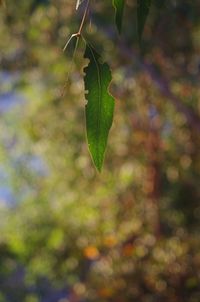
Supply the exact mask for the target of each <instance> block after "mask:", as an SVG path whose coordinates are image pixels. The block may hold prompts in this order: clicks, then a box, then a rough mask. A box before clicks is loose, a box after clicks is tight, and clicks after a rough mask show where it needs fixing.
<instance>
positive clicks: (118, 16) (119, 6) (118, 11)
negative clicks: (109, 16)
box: [113, 0, 124, 33]
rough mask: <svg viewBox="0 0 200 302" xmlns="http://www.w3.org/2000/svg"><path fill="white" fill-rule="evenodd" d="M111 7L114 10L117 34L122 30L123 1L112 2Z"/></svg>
mask: <svg viewBox="0 0 200 302" xmlns="http://www.w3.org/2000/svg"><path fill="white" fill-rule="evenodd" d="M113 6H114V8H115V23H116V26H117V29H118V31H119V33H120V32H121V29H122V19H123V12H124V0H113Z"/></svg>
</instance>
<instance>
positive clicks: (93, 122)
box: [84, 44, 114, 172]
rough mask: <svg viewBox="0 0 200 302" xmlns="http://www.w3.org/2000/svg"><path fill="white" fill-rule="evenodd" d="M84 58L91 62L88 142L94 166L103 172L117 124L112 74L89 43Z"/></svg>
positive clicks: (87, 83) (87, 76)
mask: <svg viewBox="0 0 200 302" xmlns="http://www.w3.org/2000/svg"><path fill="white" fill-rule="evenodd" d="M84 57H85V58H87V59H89V61H90V62H89V64H88V66H87V67H86V68H84V72H85V77H84V82H85V90H86V94H85V96H86V99H87V101H88V102H87V105H86V108H85V109H86V130H87V140H88V147H89V150H90V153H91V156H92V159H93V161H94V164H95V166H96V168H97V169H98V170H99V172H100V171H101V168H102V164H103V160H104V154H105V149H106V145H107V139H108V133H109V130H110V127H111V125H112V121H113V111H114V98H113V97H112V96H111V95H110V94H109V92H108V89H109V85H110V82H111V71H110V68H109V66H108V64H107V63H101V62H100V56H99V54H98V53H97V52H96V51H95V50H94V48H92V46H91V45H89V44H86V50H85V55H84Z"/></svg>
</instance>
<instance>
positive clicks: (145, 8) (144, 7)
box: [137, 0, 151, 41]
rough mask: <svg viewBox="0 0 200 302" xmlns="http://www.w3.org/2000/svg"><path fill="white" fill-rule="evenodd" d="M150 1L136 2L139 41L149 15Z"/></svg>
mask: <svg viewBox="0 0 200 302" xmlns="http://www.w3.org/2000/svg"><path fill="white" fill-rule="evenodd" d="M150 6H151V0H137V22H138V36H139V41H141V38H142V33H143V30H144V26H145V23H146V19H147V17H148V14H149V10H150Z"/></svg>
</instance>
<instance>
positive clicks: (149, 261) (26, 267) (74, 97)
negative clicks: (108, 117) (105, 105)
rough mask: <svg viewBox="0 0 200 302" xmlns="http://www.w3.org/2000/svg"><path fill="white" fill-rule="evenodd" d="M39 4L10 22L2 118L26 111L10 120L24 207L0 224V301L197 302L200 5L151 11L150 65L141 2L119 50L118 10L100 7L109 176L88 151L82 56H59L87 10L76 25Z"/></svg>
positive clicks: (15, 183)
mask: <svg viewBox="0 0 200 302" xmlns="http://www.w3.org/2000/svg"><path fill="white" fill-rule="evenodd" d="M156 2H158V1H156ZM34 3H36V2H34V1H20V5H19V3H17V2H16V1H14V0H10V1H7V3H6V5H7V6H6V9H1V12H0V14H1V17H0V37H2V38H1V39H0V49H1V54H0V61H1V74H4V77H5V72H6V74H8V73H9V75H10V74H11V75H12V77H13V76H14V78H15V80H12V81H9V82H6V83H4V81H3V80H2V81H1V82H2V85H1V87H0V94H1V96H0V105H1V104H2V102H3V98H4V99H5V95H6V96H7V95H8V94H9V93H11V92H13V91H14V93H15V96H14V99H17V97H16V94H17V95H18V94H20V98H21V99H23V102H19V103H18V105H17V104H16V106H14V107H12V108H13V109H10V110H6V111H4V113H2V112H1V121H0V140H1V148H0V161H1V165H0V166H1V167H2V169H3V170H5V171H6V176H4V178H5V179H6V181H7V182H9V185H10V186H11V187H12V191H13V195H14V202H13V203H12V204H11V205H10V206H9V207H7V206H5V205H4V206H3V203H2V207H1V211H0V216H1V217H0V226H1V238H0V264H1V266H0V293H1V294H0V301H9V302H19V301H20V302H21V301H28V302H30V301H42V302H43V301H48V302H51V301H52V302H58V301H63V299H64V300H69V301H79V300H84V301H115V302H116V301H117V302H128V301H134V300H138V301H141V302H146V301H148V302H150V301H153V302H158V301H166V302H169V301H170V302H172V301H174V302H184V301H187V302H195V301H196V302H199V300H200V287H199V284H200V282H199V281H200V280H199V270H200V253H199V250H200V249H199V247H200V243H199V227H200V223H199V209H200V208H199V199H200V188H199V174H200V157H199V151H198V150H199V145H200V141H199V129H200V127H199V110H200V109H199V108H200V106H199V94H200V90H199V34H200V21H199V18H198V12H199V9H200V6H199V1H197V0H194V1H192V2H191V1H185V0H184V1H183V0H180V1H172V0H171V1H165V4H164V7H163V8H162V9H160V8H156V7H155V6H152V8H151V10H150V13H149V16H148V19H147V23H146V26H145V28H144V33H143V39H142V54H141V53H140V50H139V47H138V42H137V40H138V37H137V29H136V26H134V20H136V18H134V16H135V15H136V1H127V6H126V8H125V12H124V13H125V15H124V22H123V36H122V37H121V39H119V37H118V35H117V32H116V29H115V27H114V25H113V23H114V22H113V21H114V18H115V17H114V10H113V9H112V3H111V1H110V2H107V1H101V2H98V3H97V2H92V3H91V7H90V13H89V18H88V22H87V23H86V27H85V29H84V31H85V32H84V35H85V36H86V37H87V39H88V40H89V41H91V42H92V44H94V45H95V47H96V49H97V50H98V51H99V52H100V53H101V54H102V57H103V58H104V57H105V59H106V61H107V62H108V63H109V64H110V66H112V71H113V81H112V85H111V91H112V93H113V95H114V96H115V98H116V111H115V119H114V125H113V128H112V130H111V135H110V144H109V146H108V152H107V157H106V160H105V168H104V170H103V172H102V175H97V174H96V172H95V169H94V168H93V165H92V164H91V162H90V158H89V155H88V151H87V146H86V143H85V133H84V127H83V125H84V123H85V118H84V106H85V101H84V95H83V94H84V88H83V83H82V77H81V73H82V72H80V70H81V69H82V67H83V66H85V65H86V62H85V60H84V59H83V51H84V50H83V46H82V45H81V44H80V48H79V49H78V50H77V52H76V55H75V58H74V60H73V61H72V56H71V54H72V53H73V45H71V46H70V48H69V49H68V52H67V53H63V51H62V48H63V45H64V44H65V42H66V40H67V38H68V37H69V36H70V35H71V33H73V32H76V30H77V28H78V26H79V24H80V20H81V17H82V6H81V7H80V12H78V17H77V18H76V17H75V14H74V8H75V3H74V1H65V0H52V1H49V3H47V4H46V3H44V4H43V3H41V5H40V3H38V4H39V5H36V6H35V7H34V6H33V5H35V4H34ZM158 4H160V2H159V3H158ZM83 5H84V3H83ZM33 7H34V9H33ZM79 14H80V19H79ZM89 20H91V22H89ZM130 20H131V21H130ZM130 22H133V23H131V24H132V25H131V26H130ZM116 45H117V46H116ZM67 77H68V81H67ZM66 81H67V83H66ZM64 86H65V95H64V96H63V97H61V94H62V91H63V87H64ZM6 101H7V102H8V99H7V98H6ZM1 108H2V107H1V106H0V109H1ZM1 174H2V175H3V172H2V173H1V169H0V176H1ZM1 179H3V178H2V176H1ZM4 182H5V181H4ZM2 183H3V180H2Z"/></svg>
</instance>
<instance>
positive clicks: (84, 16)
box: [77, 0, 90, 36]
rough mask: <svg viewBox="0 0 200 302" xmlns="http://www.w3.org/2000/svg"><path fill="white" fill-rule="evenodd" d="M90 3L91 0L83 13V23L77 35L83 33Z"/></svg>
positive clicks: (88, 0)
mask: <svg viewBox="0 0 200 302" xmlns="http://www.w3.org/2000/svg"><path fill="white" fill-rule="evenodd" d="M89 4H90V0H87V4H86V7H85V11H84V14H83V18H82V21H81V25H80V27H79V30H78V32H77V35H79V36H80V35H81V33H82V30H83V26H84V23H85V19H86V16H87V13H88V9H89Z"/></svg>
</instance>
